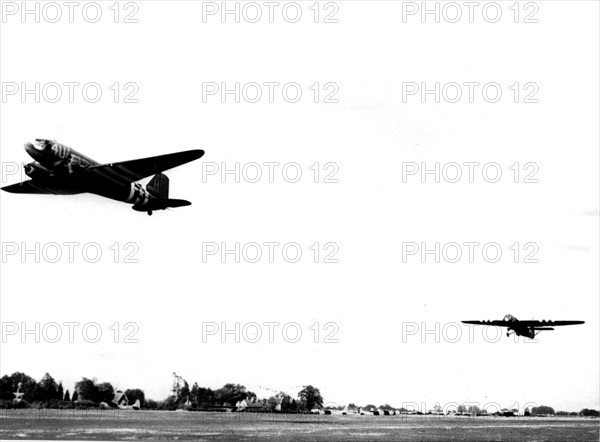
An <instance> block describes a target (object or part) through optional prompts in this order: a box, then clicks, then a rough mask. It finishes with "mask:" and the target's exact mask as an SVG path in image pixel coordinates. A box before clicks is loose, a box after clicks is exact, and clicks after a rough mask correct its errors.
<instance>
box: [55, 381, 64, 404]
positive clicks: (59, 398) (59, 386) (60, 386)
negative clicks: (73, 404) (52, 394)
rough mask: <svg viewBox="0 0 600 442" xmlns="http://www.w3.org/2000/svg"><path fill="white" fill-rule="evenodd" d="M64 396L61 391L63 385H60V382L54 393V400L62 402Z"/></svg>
mask: <svg viewBox="0 0 600 442" xmlns="http://www.w3.org/2000/svg"><path fill="white" fill-rule="evenodd" d="M64 396H65V394H64V391H63V384H62V382H59V383H58V389H57V391H56V399H58V400H59V401H62V400H63V397H64Z"/></svg>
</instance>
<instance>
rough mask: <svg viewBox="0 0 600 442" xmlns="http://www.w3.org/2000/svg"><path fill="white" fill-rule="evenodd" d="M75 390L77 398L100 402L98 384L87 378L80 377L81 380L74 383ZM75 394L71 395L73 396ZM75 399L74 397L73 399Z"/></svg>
mask: <svg viewBox="0 0 600 442" xmlns="http://www.w3.org/2000/svg"><path fill="white" fill-rule="evenodd" d="M75 392H76V393H77V399H79V400H85V401H92V402H96V403H97V402H100V401H99V400H98V386H97V385H96V383H95V382H94V381H93V380H91V379H88V378H82V379H81V381H79V382H77V383H75ZM74 397H75V396H73V398H74ZM73 400H75V399H73Z"/></svg>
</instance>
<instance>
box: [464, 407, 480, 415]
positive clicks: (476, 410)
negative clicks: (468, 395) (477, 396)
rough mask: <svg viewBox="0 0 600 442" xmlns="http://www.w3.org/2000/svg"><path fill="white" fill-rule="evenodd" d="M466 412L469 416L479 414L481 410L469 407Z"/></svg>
mask: <svg viewBox="0 0 600 442" xmlns="http://www.w3.org/2000/svg"><path fill="white" fill-rule="evenodd" d="M467 412H468V413H469V414H473V415H478V414H479V413H481V408H479V407H478V406H477V405H469V407H468V408H467Z"/></svg>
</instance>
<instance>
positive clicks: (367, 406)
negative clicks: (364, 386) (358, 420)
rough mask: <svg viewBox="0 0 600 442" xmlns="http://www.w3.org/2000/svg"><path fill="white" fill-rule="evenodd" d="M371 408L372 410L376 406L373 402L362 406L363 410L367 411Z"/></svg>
mask: <svg viewBox="0 0 600 442" xmlns="http://www.w3.org/2000/svg"><path fill="white" fill-rule="evenodd" d="M371 409H373V410H376V409H377V407H376V406H375V405H373V404H367V405H365V406H364V407H363V410H366V411H369V410H371Z"/></svg>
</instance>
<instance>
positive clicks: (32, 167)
mask: <svg viewBox="0 0 600 442" xmlns="http://www.w3.org/2000/svg"><path fill="white" fill-rule="evenodd" d="M23 167H24V169H25V174H26V175H27V176H28V177H29V178H31V179H32V180H36V181H40V180H44V179H46V178H49V177H50V176H51V175H52V171H51V170H50V169H46V168H45V167H44V166H42V165H41V164H40V163H38V162H37V161H34V162H33V163H29V164H25V165H24V166H23Z"/></svg>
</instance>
